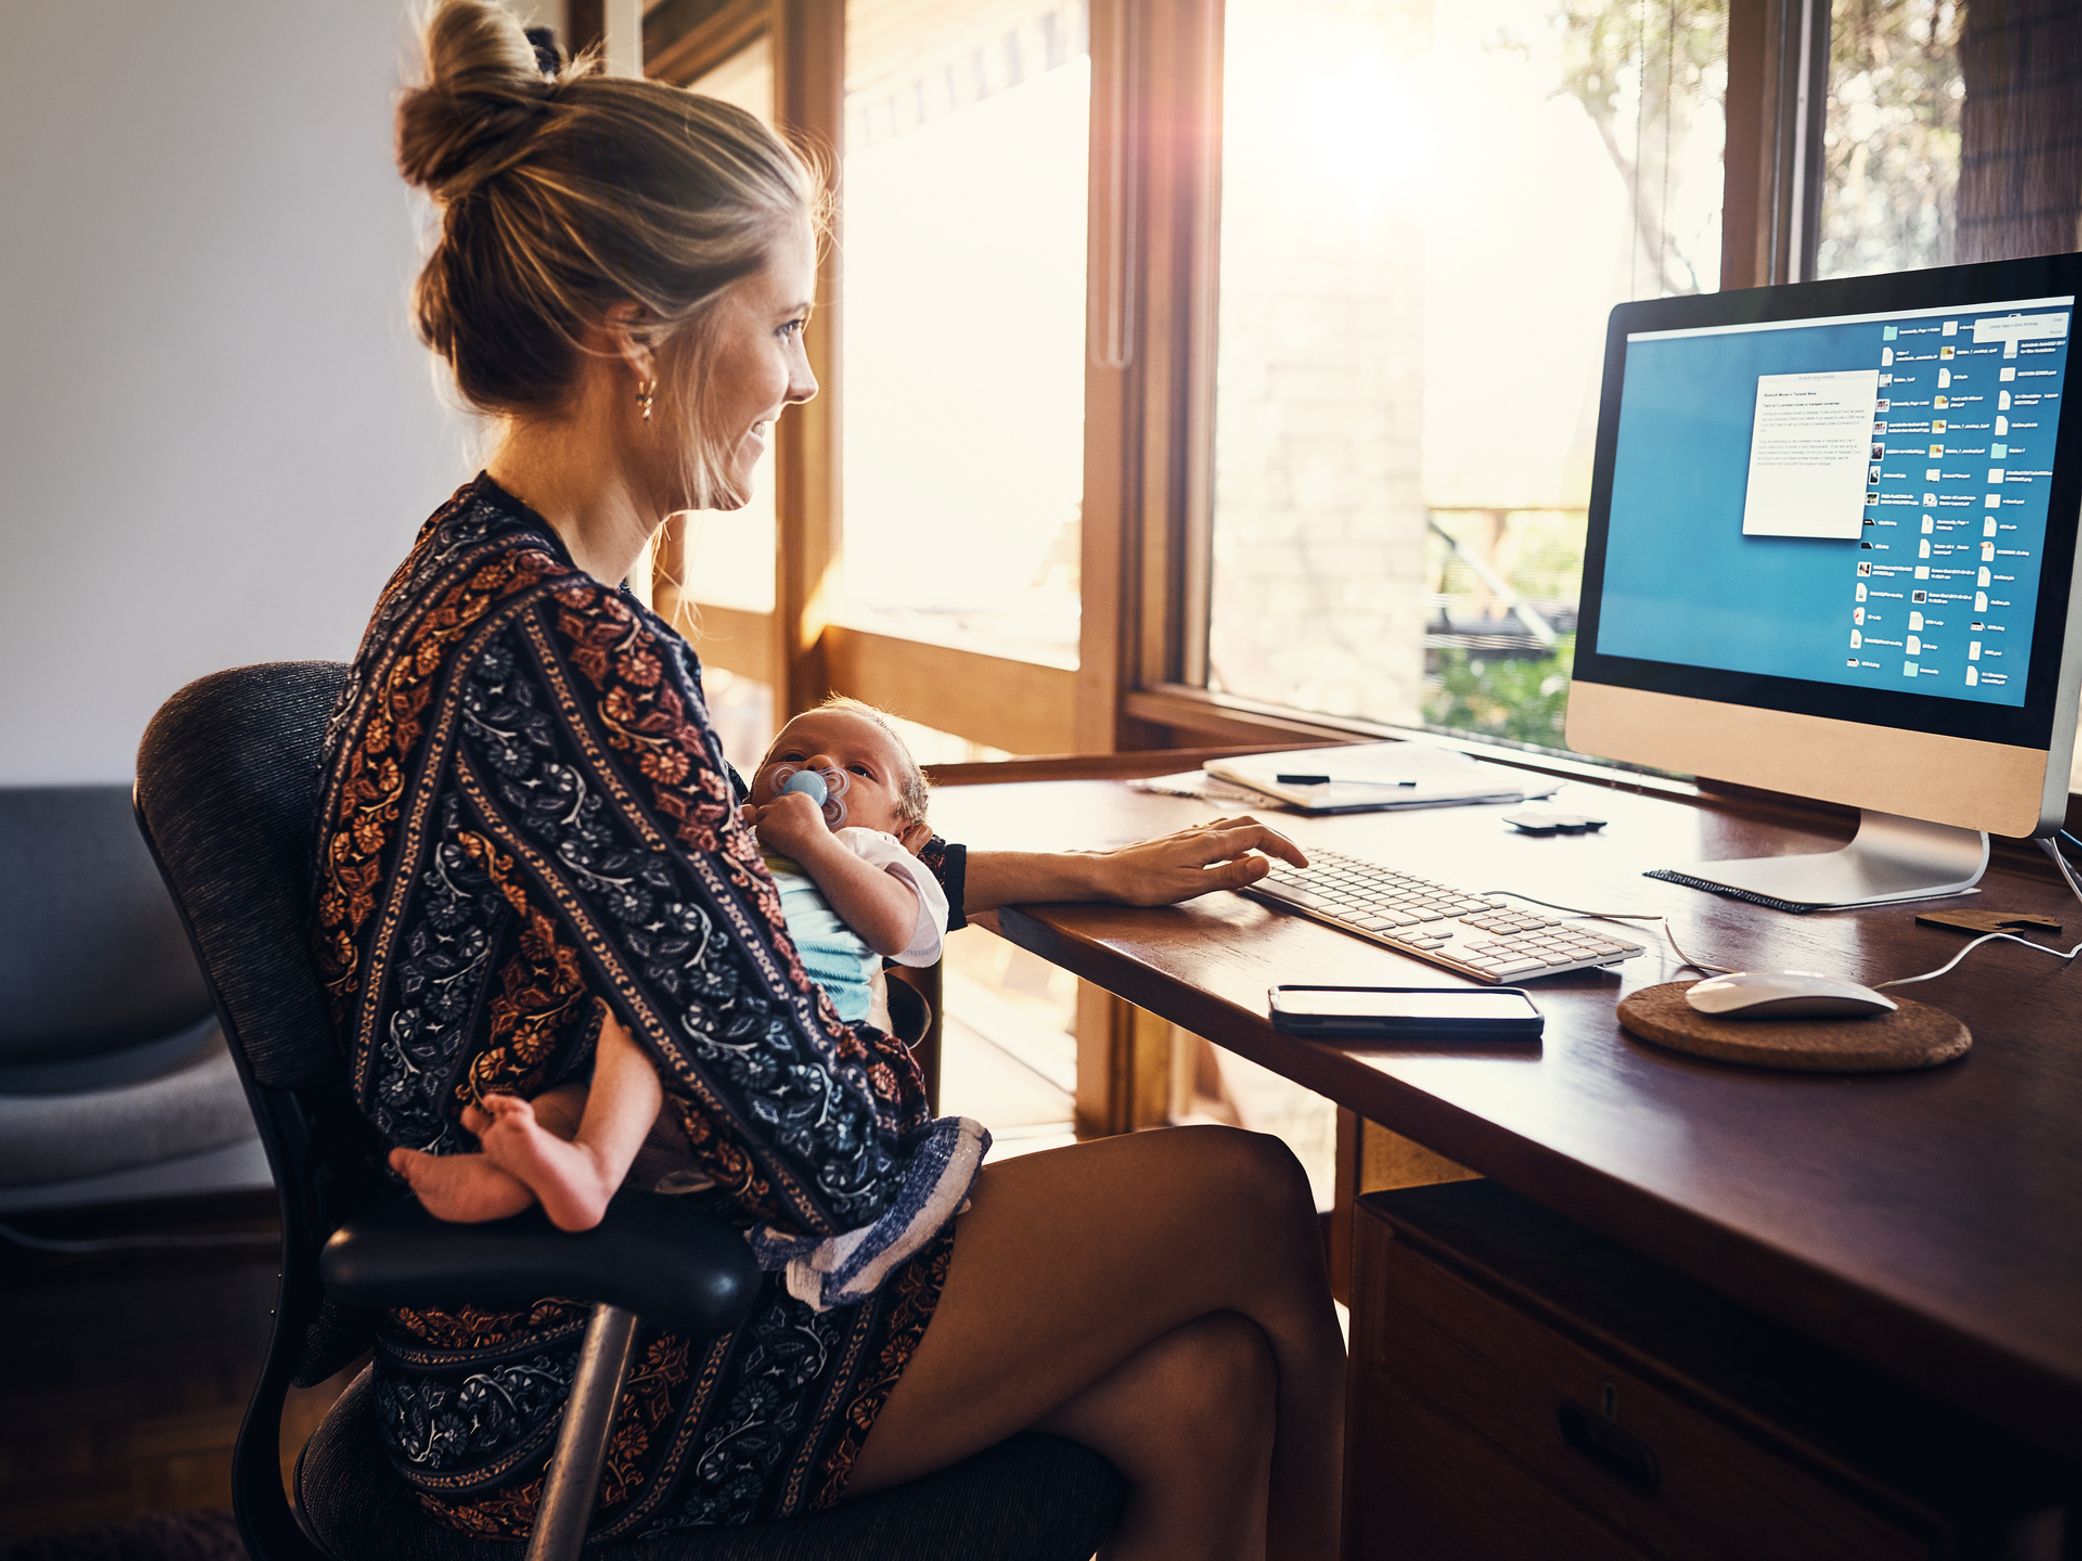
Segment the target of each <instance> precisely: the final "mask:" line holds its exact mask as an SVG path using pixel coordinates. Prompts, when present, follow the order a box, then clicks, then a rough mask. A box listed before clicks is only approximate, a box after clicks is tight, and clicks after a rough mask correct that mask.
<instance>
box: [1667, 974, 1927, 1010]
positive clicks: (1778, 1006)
mask: <svg viewBox="0 0 2082 1561" xmlns="http://www.w3.org/2000/svg"><path fill="white" fill-rule="evenodd" d="M1684 1000H1685V1001H1686V1002H1687V1003H1690V1004H1691V1005H1692V1007H1694V1008H1696V1009H1697V1010H1698V1011H1699V1012H1700V1013H1702V1014H1711V1015H1712V1016H1713V1017H1714V1018H1716V1019H1864V1018H1869V1017H1870V1016H1871V1015H1873V1014H1887V1013H1892V1012H1893V1011H1894V1010H1895V1008H1896V1007H1897V1006H1898V1005H1897V1004H1896V1003H1895V1001H1894V999H1893V998H1891V997H1885V996H1882V995H1881V994H1880V993H1878V992H1875V991H1874V990H1873V989H1872V988H1871V987H1869V986H1860V985H1858V983H1857V982H1855V981H1839V980H1837V979H1836V978H1835V977H1834V976H1821V975H1816V974H1815V973H1814V972H1813V971H1809V970H1738V971H1735V972H1734V973H1733V974H1731V975H1725V976H1714V977H1712V978H1711V979H1710V980H1706V981H1699V982H1695V983H1694V984H1693V985H1691V986H1690V987H1688V988H1686V989H1685V994H1684Z"/></svg>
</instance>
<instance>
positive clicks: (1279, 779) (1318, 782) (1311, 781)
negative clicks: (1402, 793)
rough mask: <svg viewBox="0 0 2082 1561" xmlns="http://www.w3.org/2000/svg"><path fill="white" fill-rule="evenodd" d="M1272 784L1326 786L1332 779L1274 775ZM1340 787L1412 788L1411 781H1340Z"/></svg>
mask: <svg viewBox="0 0 2082 1561" xmlns="http://www.w3.org/2000/svg"><path fill="white" fill-rule="evenodd" d="M1273 782H1274V783H1275V784H1276V785H1280V786H1328V785H1331V784H1332V777H1330V776H1328V775H1275V776H1273ZM1336 784H1337V785H1340V786H1414V785H1416V784H1417V783H1416V782H1415V781H1413V780H1393V781H1390V780H1341V781H1337V782H1336Z"/></svg>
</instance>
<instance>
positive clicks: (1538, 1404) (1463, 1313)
mask: <svg viewBox="0 0 2082 1561" xmlns="http://www.w3.org/2000/svg"><path fill="white" fill-rule="evenodd" d="M1376 1262H1377V1265H1378V1267H1377V1269H1376V1271H1375V1272H1374V1273H1373V1274H1372V1275H1370V1276H1369V1281H1368V1284H1367V1287H1366V1288H1365V1290H1364V1291H1363V1292H1362V1293H1364V1294H1366V1295H1368V1296H1370V1297H1373V1298H1376V1299H1377V1301H1378V1303H1379V1310H1378V1311H1377V1312H1375V1314H1374V1316H1373V1318H1372V1322H1373V1324H1374V1327H1373V1328H1372V1329H1370V1330H1369V1331H1370V1332H1371V1333H1372V1334H1373V1335H1374V1337H1375V1338H1376V1339H1379V1340H1381V1341H1382V1342H1383V1343H1384V1345H1385V1346H1386V1347H1385V1348H1383V1350H1382V1351H1381V1354H1380V1355H1379V1356H1378V1357H1377V1358H1375V1359H1369V1360H1367V1361H1366V1365H1367V1366H1368V1367H1369V1368H1370V1380H1371V1382H1372V1383H1373V1384H1374V1387H1375V1390H1377V1391H1380V1392H1383V1393H1385V1394H1386V1395H1387V1396H1388V1401H1389V1402H1390V1403H1391V1404H1392V1403H1394V1402H1395V1401H1396V1400H1398V1399H1399V1398H1400V1397H1402V1396H1403V1395H1405V1394H1406V1395H1408V1396H1409V1397H1411V1398H1412V1399H1417V1400H1421V1401H1423V1402H1425V1403H1426V1404H1427V1405H1428V1406H1429V1407H1430V1408H1431V1409H1432V1410H1434V1411H1436V1412H1437V1413H1438V1414H1440V1415H1442V1416H1444V1417H1445V1418H1447V1419H1450V1420H1454V1421H1457V1422H1459V1423H1460V1424H1462V1425H1465V1426H1468V1427H1471V1428H1474V1429H1475V1430H1477V1431H1478V1432H1479V1433H1480V1434H1481V1435H1482V1436H1483V1437H1484V1438H1486V1439H1487V1440H1489V1441H1490V1442H1492V1443H1494V1444H1495V1445H1496V1446H1498V1447H1499V1448H1500V1449H1502V1450H1503V1451H1504V1452H1505V1453H1507V1454H1508V1456H1509V1457H1510V1458H1512V1459H1514V1460H1515V1461H1516V1462H1517V1463H1518V1464H1519V1465H1521V1466H1522V1467H1523V1469H1524V1471H1525V1472H1526V1474H1527V1475H1529V1476H1530V1477H1531V1478H1533V1479H1535V1480H1537V1481H1539V1482H1540V1483H1541V1484H1543V1485H1544V1486H1545V1487H1546V1488H1548V1489H1550V1490H1552V1491H1555V1492H1558V1493H1560V1494H1561V1495H1562V1496H1564V1497H1565V1498H1566V1499H1567V1500H1568V1501H1570V1502H1572V1503H1573V1504H1574V1505H1575V1506H1577V1507H1578V1508H1580V1509H1581V1510H1582V1511H1583V1512H1585V1513H1586V1514H1588V1515H1590V1516H1591V1517H1593V1518H1595V1519H1596V1520H1597V1521H1599V1522H1600V1523H1602V1524H1603V1525H1605V1526H1606V1527H1609V1528H1610V1529H1612V1530H1613V1531H1615V1532H1616V1533H1618V1534H1621V1535H1625V1536H1627V1538H1628V1539H1629V1540H1630V1541H1631V1542H1633V1543H1634V1544H1636V1545H1638V1546H1640V1547H1641V1548H1643V1549H1646V1550H1648V1551H1650V1552H1652V1553H1654V1552H1660V1553H1662V1554H1666V1555H1672V1556H1684V1557H1687V1558H1692V1557H1696V1558H1698V1561H1756V1558H1758V1557H1764V1556H1769V1557H1773V1558H1785V1561H1791V1558H1794V1557H1813V1558H1816V1561H1820V1558H1823V1557H1832V1558H1835V1557H1841V1558H1843V1561H1897V1558H1898V1561H1910V1558H1918V1557H1928V1556H1930V1555H1932V1554H1933V1550H1932V1548H1931V1545H1930V1542H1929V1537H1928V1536H1927V1534H1926V1535H1924V1536H1921V1537H1919V1536H1917V1535H1915V1534H1913V1533H1911V1532H1907V1531H1904V1529H1903V1528H1902V1527H1901V1526H1899V1525H1898V1524H1896V1523H1893V1522H1890V1521H1888V1520H1886V1519H1885V1518H1882V1517H1881V1516H1880V1515H1879V1514H1877V1513H1875V1512H1874V1511H1872V1510H1871V1509H1870V1508H1868V1507H1867V1506H1865V1505H1863V1504H1862V1503H1860V1502H1858V1501H1857V1500H1855V1499H1853V1498H1852V1497H1850V1496H1849V1495H1848V1494H1846V1493H1845V1492H1843V1491H1841V1490H1839V1489H1835V1488H1832V1487H1831V1486H1830V1485H1829V1484H1827V1483H1825V1482H1824V1481H1823V1480H1822V1479H1821V1478H1819V1477H1818V1476H1817V1475H1816V1474H1815V1473H1814V1472H1813V1471H1811V1470H1809V1469H1808V1468H1805V1467H1803V1465H1802V1464H1801V1463H1800V1462H1799V1461H1798V1460H1797V1459H1796V1458H1795V1457H1792V1456H1789V1450H1773V1449H1767V1448H1765V1447H1761V1446H1759V1445H1757V1444H1756V1443H1755V1442H1753V1441H1751V1440H1749V1439H1748V1438H1747V1437H1745V1436H1743V1435H1741V1434H1738V1433H1737V1432H1736V1431H1734V1430H1733V1429H1732V1428H1730V1427H1729V1426H1727V1425H1725V1424H1723V1423H1721V1422H1720V1421H1718V1420H1716V1419H1715V1418H1713V1417H1712V1416H1711V1415H1710V1414H1708V1413H1707V1412H1705V1411H1704V1410H1703V1409H1702V1408H1700V1407H1699V1406H1697V1405H1695V1404H1692V1403H1687V1402H1685V1401H1684V1400H1682V1399H1680V1398H1677V1397H1675V1396H1673V1395H1672V1394H1671V1393H1669V1392H1666V1391H1664V1390H1663V1389H1661V1388H1659V1387H1656V1386H1651V1385H1650V1384H1649V1383H1648V1382H1646V1381H1644V1380H1643V1379H1642V1378H1641V1377H1640V1376H1638V1375H1636V1374H1635V1373H1633V1372H1631V1371H1628V1370H1626V1369H1625V1368H1623V1367H1621V1366H1619V1365H1618V1364H1616V1363H1615V1362H1613V1361H1611V1360H1609V1359H1605V1358H1603V1357H1601V1356H1600V1355H1597V1354H1594V1353H1592V1352H1591V1351H1590V1350H1588V1349H1585V1348H1583V1347H1582V1346H1580V1345H1578V1344H1576V1343H1573V1342H1572V1341H1570V1340H1569V1339H1567V1338H1564V1337H1563V1336H1561V1335H1560V1334H1558V1333H1556V1332H1554V1331H1552V1330H1551V1329H1549V1328H1547V1327H1546V1326H1544V1325H1543V1324H1542V1323H1540V1322H1539V1321H1537V1320H1535V1319H1534V1318H1531V1317H1529V1316H1527V1315H1525V1314H1524V1313H1523V1312H1520V1311H1517V1310H1515V1309H1514V1308H1512V1307H1511V1306H1509V1305H1508V1304H1506V1303H1505V1302H1503V1301H1501V1300H1499V1299H1497V1298H1496V1297H1494V1296H1491V1295H1489V1294H1487V1293H1486V1292H1484V1291H1483V1290H1481V1289H1479V1288H1478V1287H1477V1286H1475V1285H1473V1284H1471V1283H1469V1282H1468V1281H1467V1280H1465V1279H1463V1278H1461V1277H1459V1276H1458V1275H1455V1274H1453V1273H1451V1272H1449V1271H1448V1270H1446V1269H1445V1268H1443V1267H1440V1266H1439V1265H1437V1264H1435V1263H1434V1262H1432V1261H1431V1260H1430V1259H1428V1258H1426V1257H1423V1256H1420V1255H1419V1254H1417V1253H1416V1252H1414V1251H1413V1250H1412V1249H1411V1248H1410V1246H1409V1245H1408V1244H1407V1243H1405V1242H1399V1241H1388V1242H1385V1243H1383V1244H1382V1249H1381V1250H1380V1251H1379V1252H1378V1253H1377V1254H1376ZM1387 1341H1394V1342H1393V1343H1392V1344H1390V1343H1387ZM1530 1553H1532V1552H1528V1554H1530Z"/></svg>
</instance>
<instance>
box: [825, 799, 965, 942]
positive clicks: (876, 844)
mask: <svg viewBox="0 0 2082 1561" xmlns="http://www.w3.org/2000/svg"><path fill="white" fill-rule="evenodd" d="M839 840H840V841H841V843H843V844H844V845H845V847H846V849H847V850H849V851H851V852H852V853H853V854H854V855H855V856H857V857H859V858H860V859H861V860H862V861H863V862H867V863H869V864H871V865H873V866H875V867H879V868H881V869H882V871H884V872H885V873H889V874H891V875H893V876H894V877H897V878H900V879H902V880H903V881H904V883H905V884H906V885H908V886H909V888H910V890H911V892H912V893H913V894H915V895H917V896H918V915H917V918H916V919H915V920H914V921H913V922H912V924H911V938H910V941H909V942H908V943H906V944H905V945H904V947H903V951H902V952H901V953H898V954H896V955H894V956H892V957H893V958H894V959H895V960H896V962H897V963H898V964H899V965H912V966H921V965H930V964H932V963H934V962H935V961H936V960H938V959H939V957H940V942H941V940H942V939H943V938H945V937H946V936H947V891H946V890H944V889H942V888H941V887H940V880H939V879H937V878H935V877H934V876H933V875H932V874H931V873H930V872H928V871H927V870H926V866H925V864H924V863H923V862H921V861H919V860H918V858H917V857H915V856H913V855H912V854H911V853H910V852H908V851H906V850H905V849H904V844H903V842H902V841H901V840H899V839H897V838H896V836H894V835H891V834H885V833H884V832H883V831H881V830H879V829H861V828H859V827H857V826H856V827H853V828H849V829H842V830H840V831H839Z"/></svg>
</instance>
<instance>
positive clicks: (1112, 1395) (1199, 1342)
mask: <svg viewBox="0 0 2082 1561" xmlns="http://www.w3.org/2000/svg"><path fill="white" fill-rule="evenodd" d="M1276 1387H1277V1376H1276V1370H1275V1367H1274V1365H1273V1360H1272V1347H1271V1346H1270V1345H1268V1344H1267V1343H1266V1342H1265V1335H1264V1334H1262V1333H1260V1332H1259V1331H1258V1325H1257V1324H1256V1323H1254V1322H1251V1321H1249V1320H1248V1319H1246V1318H1244V1317H1241V1316H1239V1315H1237V1314H1236V1313H1235V1312H1213V1313H1210V1314H1209V1315H1208V1316H1206V1317H1202V1318H1201V1319H1199V1320H1198V1321H1197V1322H1189V1323H1187V1324H1186V1325H1185V1326H1184V1327H1183V1328H1174V1329H1172V1330H1171V1332H1169V1333H1167V1334H1165V1335H1164V1337H1163V1338H1161V1339H1158V1340H1157V1341H1156V1342H1155V1343H1153V1344H1146V1345H1144V1346H1143V1347H1142V1349H1141V1351H1140V1352H1139V1353H1137V1354H1135V1355H1131V1356H1130V1357H1129V1358H1128V1359H1127V1360H1126V1361H1125V1362H1124V1363H1123V1364H1121V1365H1119V1366H1116V1367H1114V1368H1113V1370H1112V1371H1110V1372H1108V1373H1107V1374H1106V1375H1105V1376H1103V1377H1101V1378H1100V1379H1099V1380H1098V1381H1097V1382H1095V1383H1093V1384H1092V1385H1091V1386H1090V1387H1088V1388H1086V1389H1085V1390H1084V1391H1083V1392H1082V1393H1080V1394H1078V1395H1077V1397H1075V1398H1073V1399H1071V1400H1070V1402H1069V1403H1067V1404H1065V1405H1064V1406H1063V1407H1062V1408H1061V1409H1058V1410H1056V1411H1055V1412H1054V1413H1053V1414H1051V1415H1049V1416H1047V1417H1046V1418H1045V1419H1043V1420H1042V1421H1041V1422H1040V1423H1039V1425H1037V1426H1036V1427H1035V1429H1036V1430H1040V1431H1049V1432H1053V1433H1054V1434H1055V1435H1057V1436H1067V1437H1069V1438H1070V1439H1071V1440H1072V1441H1077V1442H1082V1443H1084V1445H1085V1446H1087V1447H1089V1448H1092V1449H1093V1450H1094V1451H1096V1452H1100V1453H1103V1454H1105V1456H1106V1457H1107V1458H1108V1459H1110V1460H1111V1461H1112V1462H1113V1465H1114V1467H1115V1468H1117V1469H1119V1470H1120V1471H1121V1473H1122V1474H1124V1475H1125V1476H1127V1479H1128V1483H1129V1486H1130V1492H1129V1496H1128V1503H1127V1507H1126V1509H1125V1510H1124V1511H1123V1512H1122V1514H1121V1520H1120V1522H1119V1523H1118V1524H1117V1525H1115V1527H1114V1530H1113V1532H1112V1533H1111V1534H1108V1535H1107V1536H1106V1547H1105V1550H1104V1551H1103V1553H1102V1561H1177V1558H1178V1557H1181V1556H1192V1557H1196V1558H1205V1561H1263V1557H1264V1555H1265V1517H1266V1513H1265V1503H1266V1487H1267V1481H1268V1478H1269V1476H1270V1473H1271V1464H1272V1428H1273V1412H1274V1405H1273V1394H1274V1391H1275V1389H1276ZM1182 1430H1183V1431H1184V1433H1185V1434H1183V1435H1181V1434H1180V1433H1181V1431H1182Z"/></svg>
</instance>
